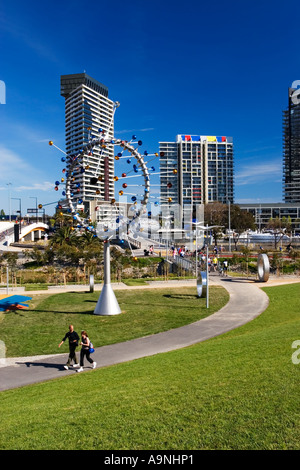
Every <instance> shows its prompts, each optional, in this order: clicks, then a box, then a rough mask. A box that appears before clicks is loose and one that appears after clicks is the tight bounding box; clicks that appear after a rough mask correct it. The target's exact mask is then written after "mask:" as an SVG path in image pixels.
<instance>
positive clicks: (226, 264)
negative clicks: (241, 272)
mask: <svg viewBox="0 0 300 470" xmlns="http://www.w3.org/2000/svg"><path fill="white" fill-rule="evenodd" d="M227 269H228V261H227V260H226V259H225V260H224V261H223V272H224V276H227Z"/></svg>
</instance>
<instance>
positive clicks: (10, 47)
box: [0, 0, 300, 213]
mask: <svg viewBox="0 0 300 470" xmlns="http://www.w3.org/2000/svg"><path fill="white" fill-rule="evenodd" d="M299 15H300V4H299V2H297V1H289V0H287V1H285V2H282V1H278V0H276V1H269V0H260V1H258V0H251V1H249V0H243V1H241V0H228V1H226V2H225V1H220V0H216V1H214V2H203V1H199V0H192V1H191V0H187V1H185V2H179V1H178V0H172V1H169V0H159V1H158V0H153V1H151V2H142V1H137V0H133V1H130V0H128V1H127V2H124V1H121V0H116V1H114V2H103V1H95V0H91V1H89V2H83V1H82V0H64V1H63V2H62V1H58V0H51V1H48V0H46V1H43V2H41V1H36V0H28V1H24V0H14V1H11V0H2V1H1V5H0V51H1V62H0V63H1V67H0V80H2V81H4V82H5V84H6V104H1V105H0V209H1V208H4V210H5V211H7V212H8V186H7V183H12V186H11V196H12V197H16V198H22V212H23V213H25V212H26V209H27V208H29V207H34V206H35V201H34V199H30V197H37V198H38V202H39V203H44V204H46V203H48V202H52V201H55V200H56V198H57V193H55V191H54V190H53V188H54V182H55V180H57V179H58V178H60V177H61V163H60V157H61V155H60V154H59V153H57V152H56V151H54V149H53V148H51V147H49V145H48V141H49V140H53V141H54V142H55V144H56V145H57V146H58V147H60V148H63V149H64V148H65V141H64V98H62V97H61V96H60V75H63V74H72V73H81V72H83V71H86V72H87V73H88V74H89V75H91V76H92V77H93V78H95V79H97V80H99V81H100V82H102V83H103V84H105V85H106V86H107V87H108V88H109V97H110V98H111V99H112V100H114V101H119V102H120V103H121V106H120V108H119V109H118V111H117V114H116V120H115V131H116V135H117V136H122V137H124V139H129V138H130V137H131V135H132V134H136V135H137V136H138V138H139V139H141V140H142V141H143V143H144V144H143V149H146V150H147V151H148V152H155V151H158V142H159V141H168V140H170V141H174V139H175V136H176V135H177V134H181V133H182V134H202V135H227V136H232V137H233V139H234V148H235V201H236V202H248V201H251V202H252V201H253V202H280V201H282V110H283V109H285V108H286V106H287V98H288V87H289V86H291V84H292V82H293V81H294V80H297V79H300V54H299V43H300V36H299V29H298V22H299V21H298V19H299ZM153 182H156V183H157V181H153ZM18 204H19V203H18V201H16V200H13V203H12V209H13V211H14V210H17V209H18ZM51 210H52V209H50V210H49V213H50V212H51Z"/></svg>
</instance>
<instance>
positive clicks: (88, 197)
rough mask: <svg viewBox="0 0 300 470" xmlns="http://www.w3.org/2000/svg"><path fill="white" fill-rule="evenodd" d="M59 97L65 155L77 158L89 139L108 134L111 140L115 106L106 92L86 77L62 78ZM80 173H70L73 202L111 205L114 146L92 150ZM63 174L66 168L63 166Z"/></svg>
mask: <svg viewBox="0 0 300 470" xmlns="http://www.w3.org/2000/svg"><path fill="white" fill-rule="evenodd" d="M61 95H62V96H63V97H64V98H65V132H66V152H67V154H68V155H74V156H75V155H78V154H79V153H80V152H81V150H82V148H83V146H84V145H86V144H87V143H88V141H89V139H90V137H91V136H93V135H94V136H95V137H97V138H98V137H99V135H101V132H102V131H104V132H107V131H108V132H109V133H108V136H109V137H111V138H113V135H114V124H113V109H114V102H113V101H111V100H110V99H109V98H108V88H107V87H106V86H104V85H103V84H102V83H100V82H98V81H97V80H95V79H93V78H91V77H90V76H89V75H87V74H86V73H81V74H73V75H62V76H61ZM83 167H84V171H83V170H82V169H78V171H76V170H75V171H74V172H73V182H72V185H73V186H72V190H73V193H74V198H75V199H76V198H78V200H82V201H83V202H87V201H92V200H94V199H96V198H97V199H98V200H106V201H110V200H111V199H112V198H113V197H114V146H113V145H108V146H107V147H106V148H100V147H93V149H92V150H91V152H90V154H89V156H88V157H87V156H85V157H84V160H83ZM66 170H68V165H67V163H66Z"/></svg>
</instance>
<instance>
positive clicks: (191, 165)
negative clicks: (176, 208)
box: [159, 135, 234, 208]
mask: <svg viewBox="0 0 300 470" xmlns="http://www.w3.org/2000/svg"><path fill="white" fill-rule="evenodd" d="M159 149H160V196H161V204H162V205H163V204H169V203H171V204H179V205H180V206H182V207H183V206H184V205H191V206H192V207H193V208H195V206H197V205H198V204H206V203H208V202H216V201H218V202H223V203H227V202H228V201H230V202H231V203H233V201H234V181H233V179H234V168H233V141H232V138H231V137H222V136H221V137H219V136H201V135H177V137H176V142H160V144H159Z"/></svg>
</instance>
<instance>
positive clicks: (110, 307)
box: [94, 240, 121, 315]
mask: <svg viewBox="0 0 300 470" xmlns="http://www.w3.org/2000/svg"><path fill="white" fill-rule="evenodd" d="M119 313H121V309H120V307H119V304H118V301H117V298H116V296H115V293H114V291H113V289H112V287H111V283H110V242H109V241H108V240H106V241H105V242H104V285H103V287H102V291H101V295H100V297H99V299H98V302H97V305H96V307H95V310H94V315H119Z"/></svg>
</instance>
